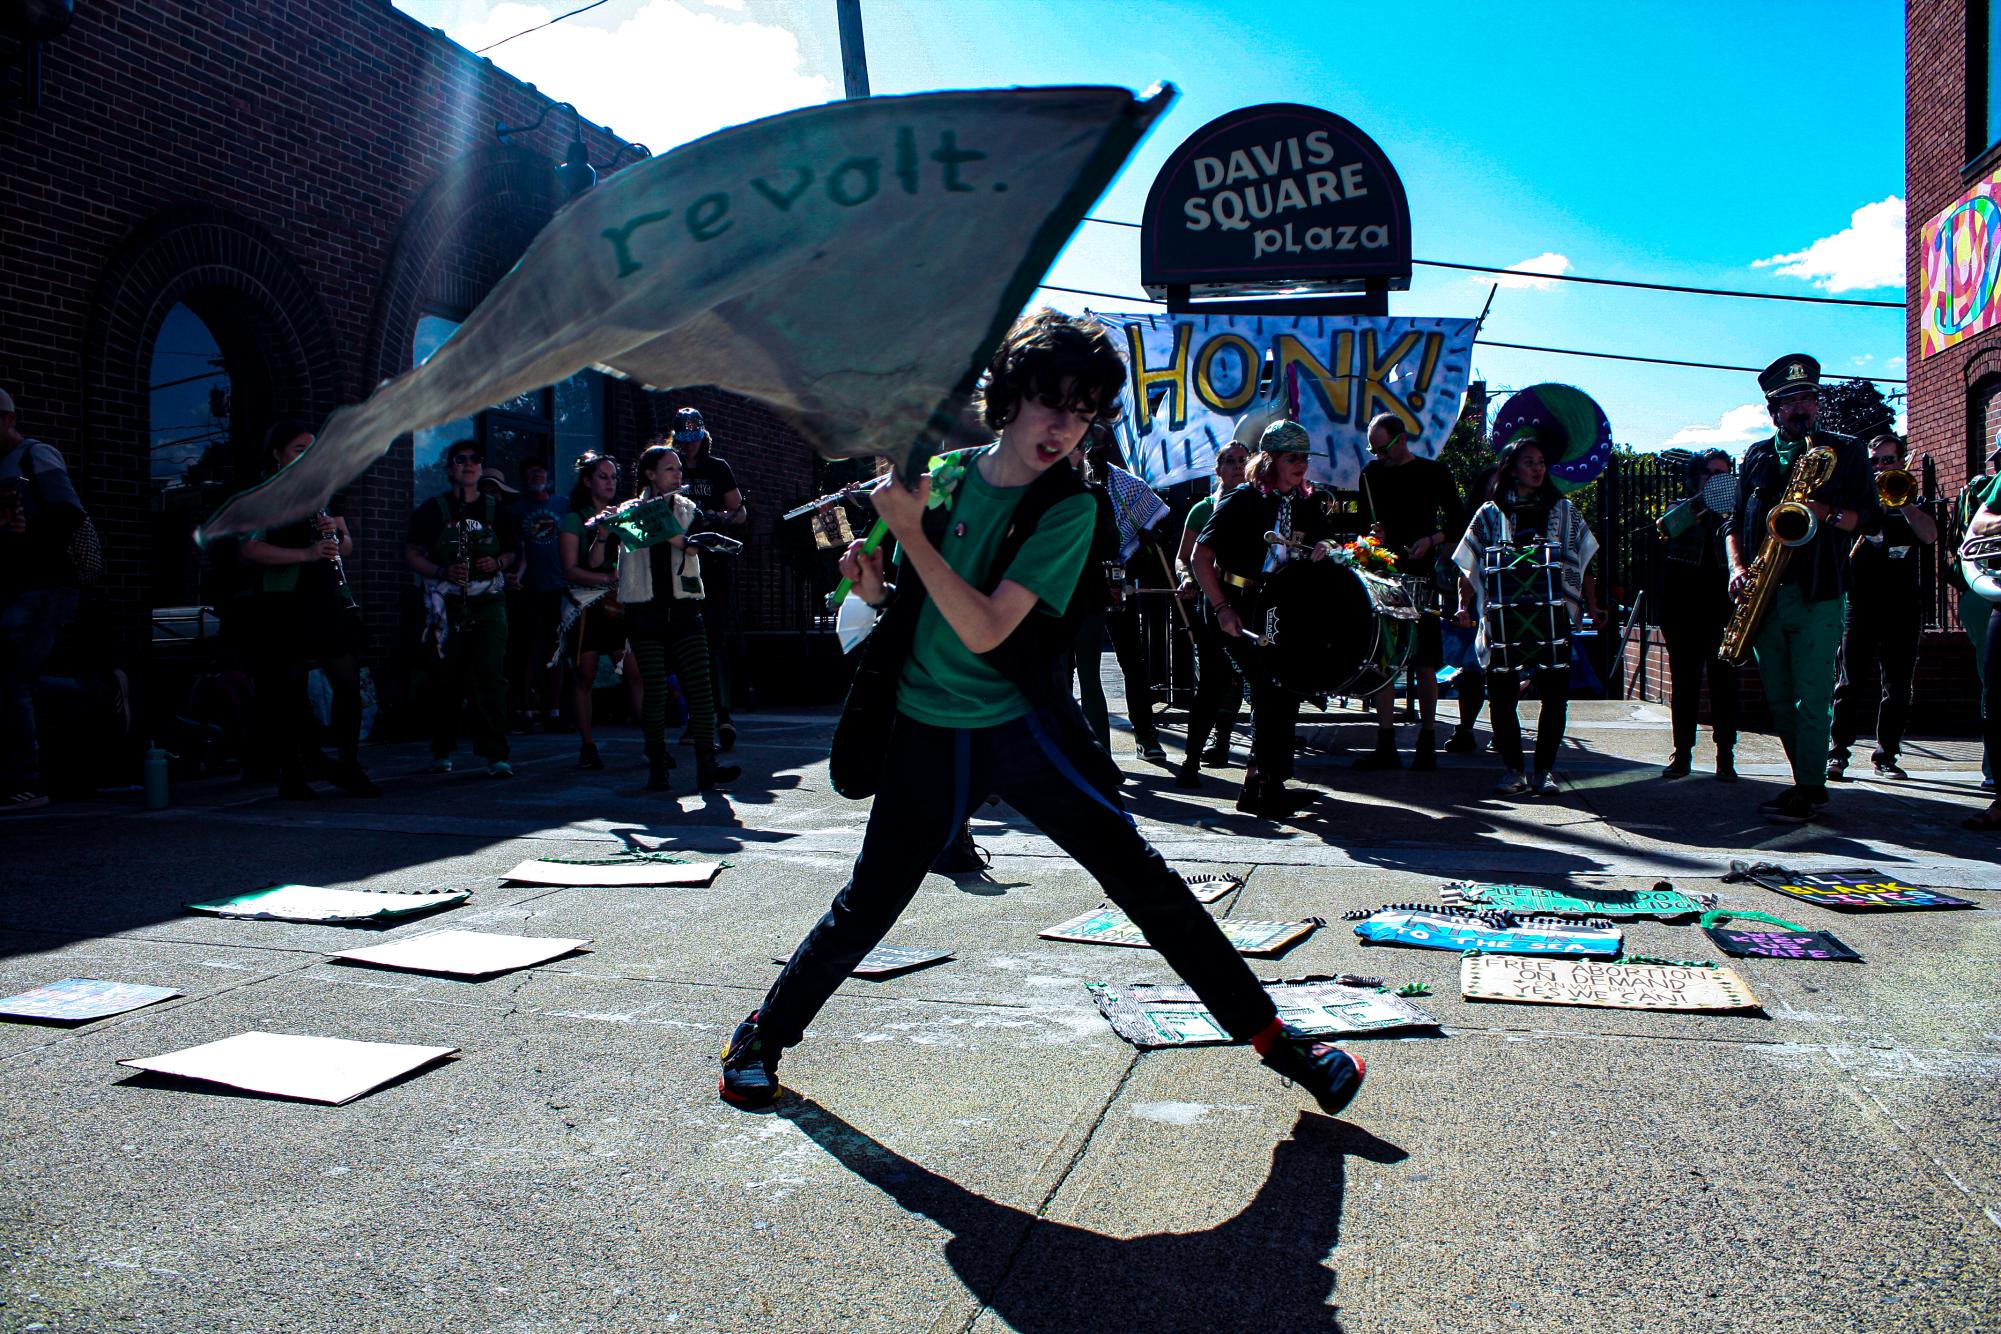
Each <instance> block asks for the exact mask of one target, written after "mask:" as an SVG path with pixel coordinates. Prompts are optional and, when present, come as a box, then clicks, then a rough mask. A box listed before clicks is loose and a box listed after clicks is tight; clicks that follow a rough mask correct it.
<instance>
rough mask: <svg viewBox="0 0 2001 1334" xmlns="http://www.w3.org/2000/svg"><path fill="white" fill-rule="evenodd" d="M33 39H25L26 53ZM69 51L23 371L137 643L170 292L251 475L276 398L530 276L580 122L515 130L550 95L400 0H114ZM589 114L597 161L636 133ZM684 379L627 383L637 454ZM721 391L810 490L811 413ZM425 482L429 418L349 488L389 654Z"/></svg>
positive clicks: (4, 202) (15, 297)
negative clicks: (527, 268) (215, 362)
mask: <svg viewBox="0 0 2001 1334" xmlns="http://www.w3.org/2000/svg"><path fill="white" fill-rule="evenodd" d="M17 49H18V48H17V47H16V45H15V44H14V43H13V41H12V39H10V38H0V60H6V59H10V58H11V57H12V56H13V55H14V54H15V53H16V51H17ZM42 67H43V105H42V106H41V107H39V108H36V109H29V108H25V107H22V106H19V105H16V106H7V107H0V161H5V162H6V163H7V170H6V171H5V172H0V218H5V219H6V225H5V226H4V227H0V385H4V386H6V387H7V388H8V389H9V390H10V391H11V392H12V393H13V394H14V396H15V398H16V400H17V403H18V405H19V407H20V409H21V417H22V421H21V424H22V428H23V429H24V430H25V431H27V432H28V433H29V434H31V435H34V436H36V437H38V438H41V439H45V440H47V441H49V442H50V443H51V444H54V445H55V446H57V447H58V448H59V449H60V450H61V451H62V452H63V453H64V455H65V457H66V458H67V459H68V461H69V464H70V467H71V469H72V472H73V474H74V476H75V478H76V481H77V484H78V489H79V491H80V492H81V493H82V495H83V497H84V500H85V503H86V504H87V505H88V506H89V508H90V509H91V511H92V514H93V517H94V518H95V519H96V521H97V523H98V525H99V527H100V529H101V530H102V532H103V534H104V537H105V539H106V543H107V563H108V573H107V578H106V581H105V584H104V587H103V588H102V590H101V591H100V592H99V593H97V594H94V595H93V596H92V597H91V599H90V600H89V603H88V610H87V611H86V613H85V614H84V615H83V616H81V617H80V618H79V620H80V622H81V623H82V625H81V626H80V627H79V632H80V633H86V634H88V635H90V636H91V638H92V642H94V643H101V644H103V645H105V646H106V651H107V652H109V653H110V654H113V655H115V656H116V657H117V658H118V659H119V660H120V661H122V662H124V663H126V664H128V665H135V666H136V665H142V664H143V663H144V661H145V655H146V653H147V649H146V644H147V642H148V640H149V638H150V625H149V619H150V612H151V607H150V599H149V569H150V565H149V563H150V562H151V561H153V560H155V559H158V558H160V553H158V552H156V551H155V550H153V548H152V536H151V534H152V520H151V517H150V515H149V512H148V504H149V499H150V492H151V489H152V488H151V486H150V483H149V480H148V463H147V445H148V434H147V432H148V429H149V425H150V422H149V409H150V402H149V394H148V387H149V384H150V371H151V364H150V363H151V359H152V349H153V344H154V340H155V337H156V335H157V334H158V331H159V328H160V323H161V321H162V320H163V319H164V318H165V316H166V314H167V312H168V311H169V310H171V309H172V308H173V306H174V305H175V304H176V303H180V302H185V303H186V304H188V305H189V306H190V308H192V309H194V310H195V312H196V313H197V314H198V315H200V316H201V317H202V319H203V322H204V323H206V324H207V325H208V326H209V328H210V329H211V331H212V332H214V333H215V335H216V337H217V340H218V342H219V344H220V345H221V348H222V352H223V355H224V358H225V360H226V361H227V362H228V369H229V373H230V382H231V387H232V390H233V392H234V395H235V410H234V411H233V413H232V426H231V429H232V436H231V440H230V442H229V445H230V448H229V450H228V451H227V453H228V455H229V456H230V458H231V459H233V460H234V462H235V464H236V469H237V472H238V473H239V475H238V476H236V477H234V478H232V479H231V480H232V482H234V483H240V482H242V481H246V480H248V478H249V477H250V476H254V471H253V469H254V468H255V466H256V465H255V463H254V455H255V441H256V440H257V438H258V437H259V436H260V435H261V433H262V431H263V430H264V428H265V426H266V425H267V424H268V423H269V421H270V420H271V418H272V417H273V416H274V415H277V414H281V413H301V414H305V415H308V416H318V415H323V414H325V413H327V412H329V411H331V410H332V409H333V408H334V407H336V406H338V405H340V404H342V403H348V402H354V401H357V400H358V399H360V398H362V397H363V396H365V395H366V393H367V392H368V391H369V390H370V389H371V388H372V387H373V386H374V385H376V384H377V383H379V382H380V381H381V380H382V379H383V378H385V377H387V376H389V375H393V374H395V373H397V372H398V371H401V370H403V369H405V368H407V366H408V357H409V348H410V337H411V333H412V331H413V329H414V326H415V321H416V319H417V317H418V316H419V315H421V314H422V313H424V311H425V310H426V309H427V308H443V309H448V310H457V311H460V312H463V311H465V310H468V309H470V308H471V307H472V306H473V305H475V304H477V302H478V300H479V299H480V297H482V296H483V295H484V294H485V292H486V291H487V290H488V289H489V288H490V287H491V286H492V284H493V283H494V282H495V281H496V280H497V279H498V278H499V277H500V276H501V275H502V274H503V273H505V272H506V270H507V268H508V267H509V266H510V265H512V263H513V262H514V260H515V259H516V258H517V257H518V256H519V255H520V253H521V251H522V250H523V249H524V248H525V247H526V246H527V244H528V242H529V240H530V239H532V238H533V236H534V235H535V233H536V232H537V231H538V230H539V229H540V227H541V226H542V225H543V224H544V223H545V222H546V221H547V219H548V217H549V215H550V214H551V212H553V210H554V209H555V207H556V206H557V204H558V203H560V193H559V191H558V188H557V186H556V184H555V181H554V177H553V170H552V168H553V163H554V162H555V160H556V159H558V158H559V157H560V156H561V155H562V152H563V148H564V146H565V144H566V143H567V142H568V139H569V137H570V129H571V124H572V121H571V118H570V116H569V115H568V114H567V113H560V112H559V113H554V114H552V115H550V117H549V118H548V119H547V120H546V121H545V122H544V123H543V124H542V126H541V127H540V128H539V129H537V130H535V131H533V132H531V133H528V134H523V135H519V136H517V137H515V139H514V140H513V142H512V143H511V144H509V145H504V146H503V145H501V144H499V143H498V141H497V140H496V137H495V134H494V126H495V123H496V122H503V121H504V122H506V123H508V124H522V123H525V122H528V121H532V120H533V119H534V118H535V117H536V116H537V115H538V114H540V112H541V111H542V110H543V109H544V107H545V105H546V99H544V98H543V97H542V96H541V95H539V94H538V93H536V92H535V91H534V89H533V88H531V87H529V86H528V85H525V84H523V83H521V82H519V81H517V80H515V79H514V78H512V77H511V76H508V75H506V74H505V73H503V72H501V71H500V70H498V69H496V68H495V67H494V66H493V65H492V64H491V62H489V61H486V60H483V59H480V58H478V57H475V56H473V55H471V54H470V53H468V52H467V51H465V50H464V49H462V48H460V47H458V46H456V45H454V44H453V43H451V42H449V41H447V40H445V39H444V38H443V36H442V35H440V34H438V33H435V32H432V31H430V30H428V29H426V28H425V27H423V26H422V25H421V24H419V23H417V22H415V21H413V20H412V19H410V18H409V17H407V16H406V15H403V14H401V13H399V12H398V11H396V10H394V9H392V8H390V6H389V5H388V3H387V0H148V2H147V3H145V4H124V3H113V2H111V0H101V2H99V3H89V4H83V5H80V6H78V8H77V14H76V19H75V22H74V23H73V24H72V25H71V27H70V29H69V30H68V31H67V32H66V33H64V34H63V35H62V36H61V37H60V38H58V39H57V40H55V41H53V42H51V43H48V44H46V45H45V46H44V48H43V62H42ZM584 132H585V140H586V143H587V144H588V145H589V148H590V152H591V157H592V159H593V160H594V161H597V162H605V161H608V160H610V159H611V158H612V156H613V154H614V153H615V152H616V151H617V150H618V149H619V148H620V146H621V144H620V141H619V140H617V139H616V138H614V137H613V136H612V135H611V134H610V133H609V132H608V131H606V130H604V129H602V128H600V127H597V126H594V125H590V124H588V123H586V124H585V126H584ZM627 156H628V160H629V159H630V155H629V154H628V155H627ZM663 397H664V396H661V395H650V394H647V393H645V392H644V391H641V390H638V389H635V388H633V387H631V386H628V385H625V384H623V383H620V382H614V383H612V384H611V385H610V386H609V387H608V393H607V402H606V416H607V421H608V432H607V434H608V444H609V445H610V447H611V448H612V449H613V451H614V452H615V453H617V454H619V455H620V456H621V457H623V458H625V459H627V460H630V459H631V458H633V457H634V456H635V455H636V453H637V451H638V449H639V447H640V445H641V444H642V443H643V442H644V441H645V439H646V438H647V437H648V436H650V435H651V434H652V433H653V432H654V430H655V428H656V425H658V424H659V423H660V422H661V421H662V420H664V419H663V418H661V417H660V408H659V406H658V404H657V403H656V401H655V400H658V399H661V398H663ZM672 401H673V402H674V403H678V402H679V401H681V400H680V399H675V400H672ZM712 403H713V404H714V407H713V408H712V407H711V404H712ZM702 406H703V407H704V410H705V411H714V412H715V413H716V414H717V424H718V427H719V428H720V429H719V430H718V434H719V435H720V436H721V437H722V438H723V439H724V441H725V448H726V450H727V451H728V453H729V456H730V458H731V461H732V462H733V463H734V464H735V465H736V466H737V468H738V470H739V472H740V474H742V475H743V476H744V477H745V478H746V486H747V488H754V490H755V491H756V493H758V494H761V495H763V496H765V497H767V498H769V499H773V500H776V499H778V498H780V497H785V498H789V497H790V496H793V495H800V494H805V493H806V492H807V490H808V489H809V488H810V471H811V469H810V464H809V463H808V462H807V461H806V460H807V459H808V454H807V452H806V450H805V447H804V446H803V445H802V444H800V443H799V442H798V441H797V439H796V437H794V436H792V434H791V433H790V432H789V431H786V430H785V429H784V428H783V427H782V426H780V425H779V424H778V423H777V422H775V421H774V420H773V419H771V418H770V417H769V416H768V415H766V414H763V413H761V412H758V411H757V410H756V409H755V408H753V407H751V406H750V405H748V404H744V403H743V402H742V401H741V400H730V399H727V398H726V397H724V396H715V395H711V396H710V397H709V398H706V399H703V400H702ZM781 457H782V458H786V459H789V460H791V462H790V463H783V464H781V463H779V462H777V461H776V460H778V459H779V458H781ZM559 481H560V479H559ZM410 489H411V461H410V452H409V443H408V441H404V442H401V443H399V445H398V447H397V448H396V449H394V450H392V452H391V453H390V455H389V456H388V457H387V458H385V459H383V460H382V461H381V462H380V463H378V464H377V465H376V466H375V468H373V469H372V470H371V471H370V472H369V473H368V474H367V475H366V476H365V477H364V478H363V479H362V480H361V481H360V482H359V483H357V484H356V485H355V487H354V488H353V489H352V490H351V491H350V493H349V496H348V502H349V513H350V515H351V516H352V520H353V523H354V526H355V528H356V531H357V533H358V536H359V539H360V542H359V545H360V550H359V552H358V553H357V556H356V559H355V560H354V561H353V562H352V563H351V566H350V569H351V576H350V577H351V579H352V580H353V582H354V583H355V585H356V586H357V589H358V590H359V592H360V594H361V597H362V600H363V603H364V605H365V607H366V608H367V611H368V616H369V621H370V626H371V631H372V648H373V650H374V654H375V656H377V657H378V658H380V657H381V656H382V655H383V653H384V652H385V650H386V648H387V646H388V643H389V641H390V639H391V638H392V637H393V634H394V630H395V627H396V625H397V622H398V619H399V603H400V600H401V597H402V592H403V589H404V587H405V585H406V582H407V581H406V578H405V575H404V572H403V567H402V564H401V540H402V533H403V529H404V525H405V523H406V521H407V518H408V514H409V511H410V509H411V507H412V504H413V497H412V496H411V495H410ZM768 522H769V517H768V516H761V518H760V523H767V524H768ZM168 554H169V555H174V554H178V555H179V556H181V557H183V558H191V557H189V556H188V553H187V552H186V551H185V550H182V551H181V552H179V553H168ZM778 600H779V601H783V599H782V598H780V599H778Z"/></svg>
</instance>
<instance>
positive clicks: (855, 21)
mask: <svg viewBox="0 0 2001 1334" xmlns="http://www.w3.org/2000/svg"><path fill="white" fill-rule="evenodd" d="M834 11H835V12H836V13H837V14H839V15H840V18H841V78H842V80H843V81H844V82H845V83H846V84H847V95H848V96H849V97H867V96H868V52H867V51H866V50H864V49H863V46H862V0H834Z"/></svg>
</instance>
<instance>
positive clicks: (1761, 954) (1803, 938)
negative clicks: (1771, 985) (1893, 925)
mask: <svg viewBox="0 0 2001 1334" xmlns="http://www.w3.org/2000/svg"><path fill="white" fill-rule="evenodd" d="M1702 934H1703V935H1705V936H1708V937H1709V938H1710V939H1711V940H1713V941H1715V942H1716V948H1717V949H1719V950H1722V951H1723V952H1724V953H1725V954H1728V955H1730V956H1731V957H1732V958H1736V959H1839V960H1842V961H1844V962H1850V963H1860V962H1861V961H1862V956H1861V955H1859V954H1857V953H1856V952H1855V951H1854V950H1851V949H1849V948H1848V946H1846V945H1844V944H1842V943H1841V942H1840V941H1838V940H1836V939H1835V938H1834V937H1833V935H1831V934H1830V933H1828V932H1826V931H1805V930H1800V931H1770V930H1766V931H1759V930H1754V929H1752V928H1749V927H1738V926H1705V927H1703V928H1702Z"/></svg>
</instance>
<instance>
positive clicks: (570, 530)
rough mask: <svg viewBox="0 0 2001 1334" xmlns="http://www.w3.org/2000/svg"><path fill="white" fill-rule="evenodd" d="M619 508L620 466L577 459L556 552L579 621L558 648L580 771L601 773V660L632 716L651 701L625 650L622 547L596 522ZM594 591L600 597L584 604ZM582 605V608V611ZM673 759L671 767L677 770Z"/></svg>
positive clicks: (602, 458) (603, 457)
mask: <svg viewBox="0 0 2001 1334" xmlns="http://www.w3.org/2000/svg"><path fill="white" fill-rule="evenodd" d="M617 504H618V460H617V459H615V458H612V457H611V456H610V455H608V454H599V453H597V452H596V451H595V450H593V451H591V452H589V453H586V454H584V455H583V456H582V457H581V458H579V459H578V460H577V484H576V485H575V486H574V487H572V488H570V506H569V512H568V513H566V514H564V515H563V523H562V527H561V529H560V530H559V532H558V533H557V536H556V549H557V551H558V553H559V556H560V559H561V561H562V565H563V578H564V579H565V580H566V581H567V582H568V583H569V586H570V588H571V589H573V590H579V591H578V592H573V593H571V594H570V595H569V598H570V609H571V611H572V612H573V613H574V616H573V617H572V618H571V619H570V620H569V621H568V623H567V625H566V627H565V630H564V638H566V639H567V640H568V641H569V642H568V643H567V644H565V645H563V646H562V648H561V649H559V650H558V651H559V653H560V652H567V653H569V655H570V661H571V665H572V668H573V670H572V672H571V676H570V714H571V717H573V718H574V719H575V720H576V725H577V767H578V768H579V769H602V768H604V758H603V757H602V756H600V755H599V754H598V747H597V736H596V734H595V733H594V732H593V731H592V728H591V715H592V712H593V709H592V700H593V699H595V698H596V693H597V689H596V688H597V679H598V656H599V655H600V654H604V653H609V654H611V656H612V658H613V660H614V661H618V662H619V665H620V666H621V667H622V668H623V669H624V678H625V689H626V695H627V698H629V699H630V700H631V701H632V716H633V717H635V718H638V717H643V716H644V710H645V707H646V701H645V697H644V696H643V695H642V694H641V693H640V684H639V660H638V659H637V658H635V657H634V656H633V655H632V650H631V649H630V648H629V647H627V645H626V635H625V609H624V608H623V607H621V606H619V604H618V543H617V542H616V541H615V540H613V538H612V535H611V529H610V527H609V526H607V525H604V524H601V523H598V522H596V520H598V519H600V518H602V517H603V516H604V515H605V514H606V512H607V511H609V510H611V509H613V508H615V507H616V506H617ZM593 590H595V591H596V592H597V593H598V594H599V596H597V597H594V598H592V599H591V600H590V601H589V602H588V603H583V597H584V596H586V595H588V594H589V593H591V592H592V591H593ZM579 603H583V605H581V606H579V605H578V604H579ZM672 763H673V762H672V757H671V756H670V757H669V761H668V765H669V767H670V768H671V767H672Z"/></svg>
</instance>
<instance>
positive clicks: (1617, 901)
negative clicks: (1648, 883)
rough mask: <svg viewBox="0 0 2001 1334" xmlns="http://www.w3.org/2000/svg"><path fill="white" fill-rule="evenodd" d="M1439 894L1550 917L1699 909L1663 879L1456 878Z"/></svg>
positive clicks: (1665, 914)
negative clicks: (1623, 885)
mask: <svg viewBox="0 0 2001 1334" xmlns="http://www.w3.org/2000/svg"><path fill="white" fill-rule="evenodd" d="M1439 897H1441V898H1443V899H1444V900H1445V902H1446V903H1447V904H1449V905H1453V906H1457V905H1459V904H1468V905H1471V906H1474V907H1480V908H1498V909H1501V910H1502V911H1504V912H1514V913H1543V914H1547V915H1549V916H1552V917H1661V918H1670V917H1693V916H1695V915H1696V914H1697V913H1699V912H1701V911H1702V909H1703V905H1702V903H1701V902H1699V901H1698V900H1696V899H1693V898H1690V897H1689V896H1688V895H1686V894H1684V893H1682V892H1681V891H1680V890H1678V889H1676V888H1674V887H1673V886H1672V885H1667V884H1666V883H1665V882H1663V883H1662V885H1661V886H1659V887H1656V888H1654V889H1544V888H1542V887H1541V886H1540V885H1481V884H1475V883H1473V882H1471V881H1467V880H1459V881H1454V882H1453V883H1452V884H1449V885H1447V886H1445V888H1444V890H1443V891H1442V892H1441V893H1440V895H1439ZM1711 901H1712V902H1713V901H1714V900H1713V897H1712V900H1711Z"/></svg>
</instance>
